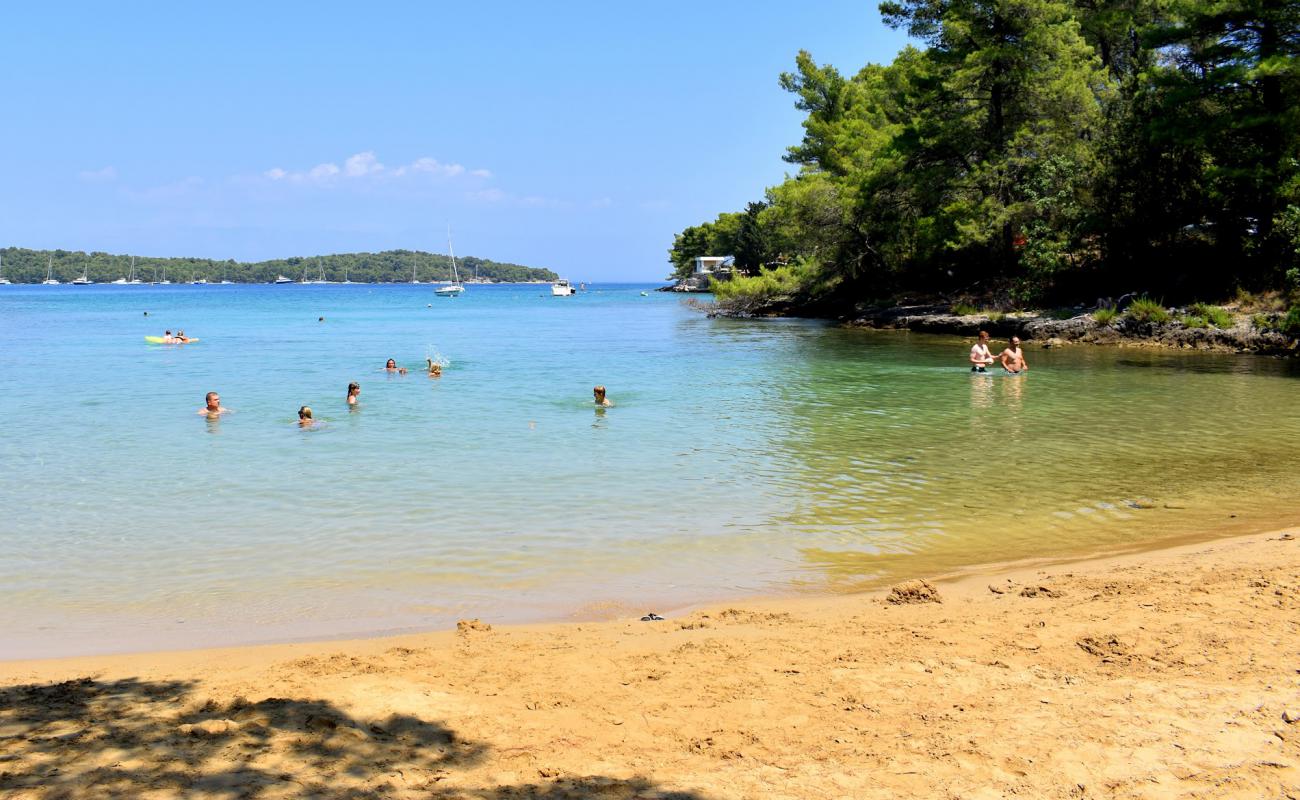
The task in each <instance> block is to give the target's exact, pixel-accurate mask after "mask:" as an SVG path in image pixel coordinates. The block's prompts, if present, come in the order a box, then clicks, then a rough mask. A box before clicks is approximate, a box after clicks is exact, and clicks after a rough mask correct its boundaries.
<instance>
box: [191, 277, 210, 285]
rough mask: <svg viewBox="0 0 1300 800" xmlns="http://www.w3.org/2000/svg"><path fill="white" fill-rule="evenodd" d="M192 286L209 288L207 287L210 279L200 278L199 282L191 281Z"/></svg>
mask: <svg viewBox="0 0 1300 800" xmlns="http://www.w3.org/2000/svg"><path fill="white" fill-rule="evenodd" d="M190 285H191V286H207V285H208V279H207V278H199V279H198V280H197V281H190Z"/></svg>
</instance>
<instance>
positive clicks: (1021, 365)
mask: <svg viewBox="0 0 1300 800" xmlns="http://www.w3.org/2000/svg"><path fill="white" fill-rule="evenodd" d="M998 358H1000V359H1002V368H1003V369H1004V370H1006V371H1007V372H1008V373H1009V374H1011V375H1019V374H1020V373H1022V372H1028V371H1029V364H1028V363H1027V362H1026V361H1025V354H1024V352H1023V351H1022V350H1021V349H1020V337H1019V336H1012V337H1011V343H1010V346H1008V347H1007V349H1006V350H1003V351H1002V352H1001V353H999V354H998Z"/></svg>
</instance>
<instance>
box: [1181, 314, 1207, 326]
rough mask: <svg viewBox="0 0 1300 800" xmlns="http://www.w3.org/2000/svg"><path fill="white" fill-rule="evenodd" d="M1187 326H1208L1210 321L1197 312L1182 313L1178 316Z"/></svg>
mask: <svg viewBox="0 0 1300 800" xmlns="http://www.w3.org/2000/svg"><path fill="white" fill-rule="evenodd" d="M1178 319H1179V321H1180V322H1182V323H1183V325H1185V326H1186V327H1188V328H1208V327H1210V323H1209V322H1208V321H1206V319H1205V317H1202V316H1200V315H1198V314H1184V315H1183V316H1181V317H1179V318H1178Z"/></svg>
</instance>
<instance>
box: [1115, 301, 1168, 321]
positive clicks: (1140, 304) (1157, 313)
mask: <svg viewBox="0 0 1300 800" xmlns="http://www.w3.org/2000/svg"><path fill="white" fill-rule="evenodd" d="M1124 315H1125V316H1127V317H1128V318H1129V319H1131V320H1134V321H1136V322H1153V323H1155V324H1157V325H1163V324H1165V323H1166V322H1168V321H1169V320H1171V319H1173V317H1172V316H1170V314H1169V310H1168V309H1166V308H1165V307H1164V306H1163V305H1162V304H1160V303H1159V302H1157V301H1155V300H1152V299H1151V298H1149V297H1139V298H1138V299H1136V300H1134V301H1133V303H1132V305H1130V306H1129V307H1128V310H1127V311H1125V312H1124Z"/></svg>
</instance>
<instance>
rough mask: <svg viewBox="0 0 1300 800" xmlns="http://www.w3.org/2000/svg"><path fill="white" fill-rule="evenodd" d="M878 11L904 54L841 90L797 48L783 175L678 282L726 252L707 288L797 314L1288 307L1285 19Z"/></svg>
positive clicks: (1292, 75)
mask: <svg viewBox="0 0 1300 800" xmlns="http://www.w3.org/2000/svg"><path fill="white" fill-rule="evenodd" d="M880 10H881V13H882V15H883V17H884V19H885V21H886V23H887V24H888V25H890V26H891V27H894V28H896V29H902V30H905V31H906V32H907V33H908V34H909V35H910V36H911V37H912V38H913V39H915V40H916V41H917V42H918V43H920V44H922V45H923V47H912V46H909V47H908V48H906V49H904V50H903V51H902V52H900V53H899V54H898V55H897V57H896V58H895V59H894V61H893V62H892V63H890V64H888V65H876V64H870V65H868V66H866V67H864V68H863V69H862V70H860V71H859V72H858V73H857V74H856V75H852V76H846V75H843V74H841V73H840V72H839V71H838V70H836V69H835V68H834V67H833V66H829V65H824V64H818V63H816V62H815V61H814V59H813V57H812V55H810V54H808V53H806V52H801V53H800V54H799V56H798V59H797V61H796V64H795V69H794V71H792V72H790V73H786V74H783V75H781V76H780V82H781V85H782V86H783V87H784V88H785V89H787V90H788V91H790V92H791V93H793V95H794V97H795V104H796V106H797V107H798V108H799V109H800V110H802V111H804V112H806V114H807V116H806V118H805V120H804V122H803V129H804V134H803V139H802V141H800V142H799V143H798V144H796V145H794V146H792V147H790V148H789V149H788V151H787V153H786V155H785V159H786V160H787V161H788V162H789V163H791V164H793V165H797V168H798V169H797V171H796V172H795V173H794V174H792V175H789V176H787V178H786V180H785V181H784V182H783V183H781V184H780V185H778V186H773V187H771V188H769V189H768V190H767V192H766V196H765V197H763V198H762V199H756V200H755V201H754V202H752V203H750V204H749V205H748V206H747V207H746V208H744V209H741V210H735V211H732V212H728V213H723V214H721V215H720V216H719V217H718V218H717V219H716V220H714V221H712V222H705V223H703V224H700V225H696V226H692V227H689V228H687V229H686V230H684V231H682V232H681V233H679V234H678V235H677V236H676V239H675V241H674V243H673V247H672V249H671V251H670V261H671V262H672V263H673V265H674V268H675V269H676V271H677V274H678V275H679V276H685V275H686V274H687V273H689V271H690V270H691V266H692V264H691V261H692V259H693V258H694V257H695V256H697V255H706V254H708V255H734V256H735V262H736V271H737V273H738V274H739V275H740V276H741V277H739V278H738V279H737V280H735V281H733V282H732V283H733V284H734V285H732V286H729V287H727V288H726V289H723V290H722V292H723V293H729V294H730V295H731V296H733V297H734V296H744V295H750V296H751V299H752V298H753V297H758V298H760V299H762V298H781V299H782V300H784V301H791V300H793V301H794V304H795V305H799V304H803V305H804V306H806V307H810V308H815V307H818V306H819V305H821V306H825V305H830V306H835V305H836V304H838V305H839V306H841V307H842V306H845V305H850V304H864V303H873V304H876V303H880V304H883V303H889V302H891V301H896V300H897V299H899V298H901V297H905V296H906V297H913V298H915V297H932V298H942V297H949V298H951V297H958V296H966V297H972V298H978V299H979V300H981V301H983V302H986V303H989V304H991V305H998V306H1002V307H1019V306H1026V305H1031V304H1039V305H1046V304H1050V303H1074V302H1087V303H1092V302H1094V301H1096V299H1097V298H1098V297H1103V296H1118V295H1120V294H1123V293H1128V292H1135V293H1145V294H1147V295H1149V296H1151V297H1153V298H1160V299H1164V300H1166V301H1169V302H1175V301H1176V302H1184V301H1189V300H1192V299H1197V298H1200V299H1210V300H1218V299H1224V298H1229V297H1232V296H1233V295H1234V293H1238V292H1256V293H1259V292H1268V293H1272V294H1273V295H1274V296H1275V297H1281V298H1283V301H1284V302H1290V303H1295V302H1297V301H1298V300H1300V298H1298V297H1297V294H1298V293H1300V113H1298V112H1297V105H1298V104H1297V99H1298V98H1300V68H1298V64H1297V57H1298V55H1300V3H1297V2H1295V0H890V1H889V2H884V3H882V4H881V6H880ZM745 276H749V277H745ZM719 288H721V286H719ZM1288 295H1289V300H1288V299H1286V298H1288Z"/></svg>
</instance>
